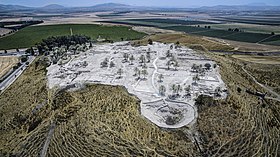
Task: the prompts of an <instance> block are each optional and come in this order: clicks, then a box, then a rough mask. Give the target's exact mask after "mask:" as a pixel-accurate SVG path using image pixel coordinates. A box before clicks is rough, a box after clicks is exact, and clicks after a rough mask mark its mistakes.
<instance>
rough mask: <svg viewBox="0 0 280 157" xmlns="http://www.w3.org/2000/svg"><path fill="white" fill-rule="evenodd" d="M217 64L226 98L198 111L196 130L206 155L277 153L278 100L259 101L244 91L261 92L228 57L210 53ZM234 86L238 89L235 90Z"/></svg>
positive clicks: (279, 139)
mask: <svg viewBox="0 0 280 157" xmlns="http://www.w3.org/2000/svg"><path fill="white" fill-rule="evenodd" d="M211 57H212V58H213V59H214V60H216V62H218V64H219V65H220V67H221V75H222V78H223V80H224V81H225V83H226V84H227V85H228V89H229V93H230V95H229V97H228V98H227V100H225V101H224V100H220V101H218V102H216V104H215V105H212V106H210V107H206V108H204V109H203V110H202V111H200V112H199V119H198V130H199V132H200V134H201V138H202V141H203V146H204V148H205V152H206V154H207V155H209V156H239V157H242V156H244V157H245V156H267V155H268V154H269V155H270V156H278V155H279V147H280V121H279V115H280V114H279V113H280V112H279V109H280V106H279V103H278V102H272V101H271V102H268V103H265V102H264V103H263V102H261V101H260V100H259V99H258V98H257V97H255V96H252V95H249V94H247V93H246V92H245V91H244V90H245V89H251V90H258V91H261V92H264V91H263V89H261V88H260V87H259V86H258V85H256V84H255V83H254V82H253V81H252V80H251V78H250V77H248V76H247V75H246V74H245V73H244V72H243V71H242V69H241V65H242V63H240V62H238V60H235V59H234V58H232V57H229V56H218V55H211ZM237 87H241V88H242V90H243V91H242V92H241V93H238V92H237V90H236V89H237Z"/></svg>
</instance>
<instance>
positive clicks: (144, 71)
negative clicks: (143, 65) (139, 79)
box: [141, 69, 148, 79]
mask: <svg viewBox="0 0 280 157" xmlns="http://www.w3.org/2000/svg"><path fill="white" fill-rule="evenodd" d="M141 73H142V75H143V77H144V79H145V78H146V76H147V75H148V71H147V70H146V69H143V70H142V72H141Z"/></svg>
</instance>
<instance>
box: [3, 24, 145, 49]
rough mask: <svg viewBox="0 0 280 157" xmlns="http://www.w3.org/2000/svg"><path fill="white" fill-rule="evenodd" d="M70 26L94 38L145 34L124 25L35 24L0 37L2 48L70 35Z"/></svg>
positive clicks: (115, 37)
mask: <svg viewBox="0 0 280 157" xmlns="http://www.w3.org/2000/svg"><path fill="white" fill-rule="evenodd" d="M70 28H71V29H72V30H73V34H82V35H87V36H89V37H91V38H92V39H93V40H94V39H97V38H98V37H99V35H100V36H101V38H104V39H108V40H113V41H120V40H121V38H123V39H124V40H134V39H140V38H142V37H143V36H145V34H144V33H139V32H136V31H134V30H132V29H131V28H130V27H124V26H100V25H92V24H62V25H49V26H33V27H27V28H24V29H22V30H20V31H18V32H17V33H15V34H14V35H11V36H8V37H5V38H1V39H0V50H3V49H14V48H26V47H30V46H34V45H35V44H36V43H38V42H40V41H41V40H42V39H45V38H47V37H50V36H61V35H70Z"/></svg>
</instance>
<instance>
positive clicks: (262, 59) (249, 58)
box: [232, 55, 280, 65]
mask: <svg viewBox="0 0 280 157" xmlns="http://www.w3.org/2000/svg"><path fill="white" fill-rule="evenodd" d="M232 57H233V58H237V59H240V60H242V61H246V62H251V63H259V64H272V65H275V64H280V57H279V56H255V55H254V56H253V55H233V56H232Z"/></svg>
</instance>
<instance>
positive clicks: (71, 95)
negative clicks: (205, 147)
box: [0, 63, 197, 156]
mask: <svg viewBox="0 0 280 157" xmlns="http://www.w3.org/2000/svg"><path fill="white" fill-rule="evenodd" d="M45 72H46V71H45V68H44V66H42V65H39V66H38V67H37V68H35V63H34V64H32V65H31V66H30V67H29V69H28V70H27V71H26V72H24V74H23V75H22V76H21V77H20V78H19V79H18V80H17V81H16V82H15V83H14V84H13V85H12V86H10V88H8V89H7V91H6V92H5V93H4V94H3V95H1V96H0V102H1V105H0V117H1V123H0V128H1V129H0V137H1V138H0V156H5V155H12V154H13V155H17V156H38V155H39V154H40V153H41V151H42V149H43V145H44V144H45V141H46V139H47V138H48V136H49V135H48V133H49V130H50V124H51V122H54V123H55V124H56V125H55V129H54V134H53V136H52V138H51V140H50V144H49V146H48V149H47V156H93V155H94V156H191V155H195V154H197V151H196V149H195V146H194V144H193V143H192V142H191V141H190V140H189V139H188V138H187V135H186V132H187V131H186V130H187V128H182V129H177V130H173V131H172V130H164V129H160V128H159V127H157V126H156V125H154V124H152V123H151V122H149V121H148V120H146V119H145V118H144V117H143V116H142V115H141V114H140V111H139V100H138V99H137V98H136V97H134V96H132V95H130V94H128V92H127V91H126V90H125V89H124V88H123V87H119V86H115V87H113V86H105V85H88V86H87V88H85V89H82V90H80V91H77V92H65V91H54V90H47V88H46V76H45ZM46 100H47V101H46ZM44 102H46V104H45V105H44V106H43V107H42V108H41V109H40V110H38V111H37V112H36V113H33V112H32V110H33V109H34V108H35V107H36V106H37V105H38V104H41V103H44Z"/></svg>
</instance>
